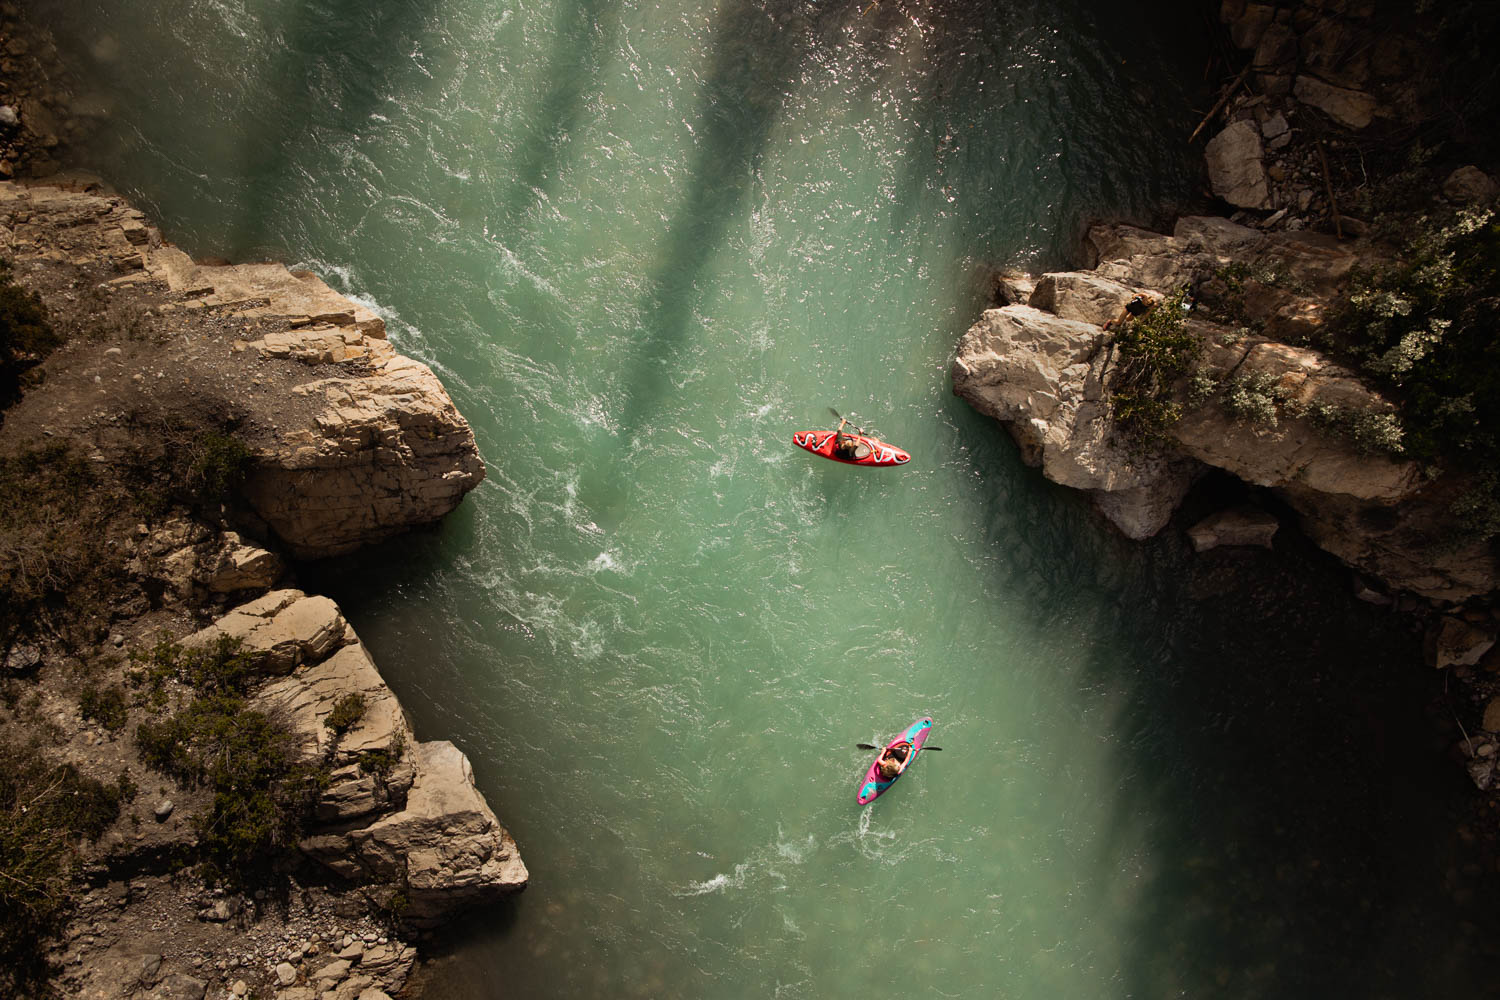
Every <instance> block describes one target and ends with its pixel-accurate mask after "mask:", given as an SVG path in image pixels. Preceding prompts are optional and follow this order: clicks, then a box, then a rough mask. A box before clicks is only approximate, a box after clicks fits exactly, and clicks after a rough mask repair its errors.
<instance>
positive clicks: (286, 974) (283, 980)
mask: <svg viewBox="0 0 1500 1000" xmlns="http://www.w3.org/2000/svg"><path fill="white" fill-rule="evenodd" d="M276 981H277V982H278V983H280V984H281V985H282V986H290V985H292V984H293V983H295V982H296V981H297V970H296V969H295V968H293V967H292V966H291V965H290V964H289V963H287V962H282V963H281V964H280V965H278V966H276Z"/></svg>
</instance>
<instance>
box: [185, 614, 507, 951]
mask: <svg viewBox="0 0 1500 1000" xmlns="http://www.w3.org/2000/svg"><path fill="white" fill-rule="evenodd" d="M226 636H227V637H229V638H231V639H235V640H238V641H239V643H240V648H241V649H242V650H244V651H246V652H248V653H249V654H250V655H251V656H252V657H253V658H254V659H255V661H256V663H257V665H258V667H259V669H260V670H261V671H263V672H265V673H268V674H273V675H280V676H277V677H275V679H273V680H271V681H270V682H269V683H268V684H266V685H265V686H264V687H262V688H261V689H260V690H259V691H258V692H257V693H256V695H255V699H254V700H255V704H256V706H257V707H258V708H260V709H261V710H262V711H265V712H266V713H267V714H269V715H272V716H273V717H275V718H279V719H281V720H283V721H284V722H286V723H287V724H288V725H289V726H290V727H291V729H292V730H293V732H294V733H295V734H296V736H297V737H298V739H299V741H300V746H301V748H302V754H303V759H304V761H305V762H307V763H323V764H326V765H327V767H328V768H329V771H330V774H331V778H330V781H329V783H328V786H327V788H326V789H325V790H324V791H323V792H322V793H321V795H320V797H319V799H318V801H317V802H316V803H315V806H314V809H315V815H316V818H317V821H318V824H319V825H318V826H317V827H316V828H315V829H314V830H313V831H311V833H310V835H309V836H307V837H306V838H305V839H304V840H303V841H302V843H301V845H300V846H301V849H302V851H303V853H305V854H306V855H307V856H309V857H311V858H313V859H315V860H317V861H319V862H321V863H322V864H324V865H326V866H327V867H328V868H330V869H331V870H332V871H334V872H335V873H337V874H338V875H340V876H342V877H344V878H346V879H348V880H350V881H352V882H355V883H357V884H359V885H361V886H363V887H364V889H365V892H366V893H367V894H369V895H370V896H371V897H372V898H374V899H375V901H376V902H378V903H380V904H381V905H388V904H390V903H391V902H392V900H393V898H394V897H397V896H399V897H400V898H401V899H404V904H403V905H402V906H401V907H400V908H401V909H402V917H403V919H404V920H405V921H406V922H407V923H408V924H410V925H413V926H417V927H423V926H432V925H435V924H438V923H442V922H443V921H444V920H446V919H447V918H449V917H450V916H452V914H453V913H454V912H456V911H457V910H459V909H462V908H465V907H468V906H472V905H476V904H482V903H487V902H492V901H494V900H496V899H498V898H500V897H502V896H505V895H507V894H509V893H512V892H517V891H519V890H521V889H524V888H525V887H526V884H527V880H528V874H527V871H526V865H525V864H524V863H523V862H522V860H521V856H520V853H519V851H518V849H517V847H516V842H515V840H514V839H513V838H512V837H511V835H510V833H509V832H508V831H507V830H506V829H505V827H503V826H502V825H501V824H500V821H499V820H498V819H497V818H496V817H495V813H494V811H493V810H492V809H491V808H490V806H489V804H488V803H487V802H486V801H485V799H484V797H483V796H482V795H481V794H480V793H479V791H478V789H476V788H475V787H474V773H473V769H472V768H471V767H470V765H469V760H468V758H467V757H466V756H464V754H463V752H462V751H460V750H459V749H458V748H457V747H455V746H454V745H453V744H452V743H448V742H446V741H439V742H428V743H419V742H417V741H416V738H415V736H414V735H413V733H412V730H411V726H410V724H409V723H408V721H407V719H406V715H405V713H404V712H403V711H402V709H401V705H400V704H399V703H398V702H397V700H396V696H395V694H393V693H392V691H391V689H390V688H389V687H388V686H387V685H386V683H385V681H384V680H382V679H381V677H380V673H379V671H378V670H377V669H376V668H375V664H374V662H373V661H372V660H371V658H370V655H369V652H368V651H367V650H366V649H365V647H364V645H363V644H362V643H361V642H360V641H359V637H358V636H357V635H356V634H355V633H354V630H353V628H351V627H350V626H349V625H348V623H347V622H346V621H345V620H344V618H343V615H342V614H341V613H340V612H339V609H338V606H337V605H336V604H334V602H332V601H330V600H328V599H327V598H326V597H314V596H309V595H307V594H304V593H302V592H301V591H297V590H277V591H272V592H271V593H269V594H266V595H264V596H263V597H260V598H257V599H256V600H254V601H251V602H249V603H247V604H243V605H241V606H239V607H237V608H235V609H233V610H232V611H230V612H229V613H228V614H227V615H224V616H223V617H222V618H220V619H219V620H218V621H216V622H214V623H213V624H212V625H210V626H208V627H207V628H205V629H203V630H201V631H199V632H197V633H195V634H194V635H192V636H190V637H188V639H186V640H185V641H184V643H185V645H188V646H203V645H207V644H211V643H213V642H216V641H217V640H218V639H220V638H221V637H226ZM351 698H353V699H357V700H358V701H359V703H360V704H361V707H362V711H361V712H360V713H359V715H358V718H357V720H356V721H355V722H353V723H352V724H351V725H350V726H349V727H348V728H347V729H346V730H344V731H343V732H341V733H338V732H335V731H334V730H333V729H331V728H329V726H328V725H326V722H327V720H328V718H329V716H330V714H331V713H332V712H333V711H334V708H335V706H337V705H339V704H340V702H341V701H344V700H345V699H351Z"/></svg>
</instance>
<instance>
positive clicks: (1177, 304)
mask: <svg viewBox="0 0 1500 1000" xmlns="http://www.w3.org/2000/svg"><path fill="white" fill-rule="evenodd" d="M1184 295H1185V293H1184V292H1178V293H1177V294H1175V295H1171V296H1168V297H1167V298H1166V299H1165V300H1163V301H1162V302H1161V303H1159V304H1158V305H1157V306H1156V307H1155V308H1154V309H1152V310H1151V311H1150V312H1148V313H1146V314H1145V315H1144V316H1139V317H1132V318H1131V319H1128V320H1126V321H1125V323H1124V325H1123V326H1121V328H1120V330H1119V332H1118V333H1116V334H1115V337H1114V341H1113V343H1114V346H1115V347H1116V348H1118V350H1119V357H1120V360H1119V365H1118V367H1117V368H1116V369H1115V372H1114V376H1113V379H1112V380H1110V382H1109V386H1110V412H1111V414H1112V415H1113V416H1114V419H1115V423H1116V425H1117V426H1119V427H1120V429H1121V430H1122V431H1124V432H1125V434H1126V435H1127V436H1129V437H1130V438H1131V439H1133V440H1134V441H1135V442H1137V443H1138V444H1143V445H1145V444H1152V443H1155V442H1159V441H1161V440H1163V439H1164V438H1165V437H1166V435H1167V431H1168V430H1169V429H1170V428H1171V427H1172V425H1173V424H1175V423H1176V422H1177V421H1178V420H1179V419H1181V417H1182V407H1181V406H1180V405H1179V404H1178V403H1177V402H1176V401H1175V400H1174V399H1173V397H1172V394H1173V387H1174V384H1175V383H1176V381H1177V380H1178V379H1179V378H1181V377H1182V376H1183V375H1185V374H1187V372H1188V370H1189V369H1190V368H1191V367H1192V364H1193V361H1194V360H1196V359H1197V357H1198V355H1199V353H1200V352H1201V351H1202V350H1203V341H1202V339H1201V338H1200V337H1199V336H1198V335H1197V334H1195V333H1193V332H1192V331H1190V330H1189V329H1188V328H1187V323H1186V320H1185V318H1184V316H1183V312H1182V300H1183V296H1184Z"/></svg>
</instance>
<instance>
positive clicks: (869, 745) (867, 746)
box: [854, 743, 880, 750]
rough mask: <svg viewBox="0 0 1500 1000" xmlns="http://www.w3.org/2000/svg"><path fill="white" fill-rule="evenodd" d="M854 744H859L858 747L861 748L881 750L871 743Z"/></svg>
mask: <svg viewBox="0 0 1500 1000" xmlns="http://www.w3.org/2000/svg"><path fill="white" fill-rule="evenodd" d="M854 745H855V746H857V747H859V748H860V749H861V750H879V749H880V748H879V747H877V746H873V745H872V744H869V743H856V744H854Z"/></svg>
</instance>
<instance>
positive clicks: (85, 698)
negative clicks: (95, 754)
mask: <svg viewBox="0 0 1500 1000" xmlns="http://www.w3.org/2000/svg"><path fill="white" fill-rule="evenodd" d="M78 713H79V714H80V715H82V716H83V717H84V719H85V720H89V721H93V722H97V723H99V724H100V725H101V726H103V727H104V728H105V729H108V730H109V731H110V732H116V731H118V730H121V729H124V728H125V715H126V707H125V689H124V688H122V687H120V685H118V684H114V685H111V686H109V687H107V688H105V689H104V690H102V691H101V690H100V689H99V688H96V687H95V686H94V685H92V684H90V685H88V686H87V687H85V688H84V689H83V690H82V691H80V692H78Z"/></svg>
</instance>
